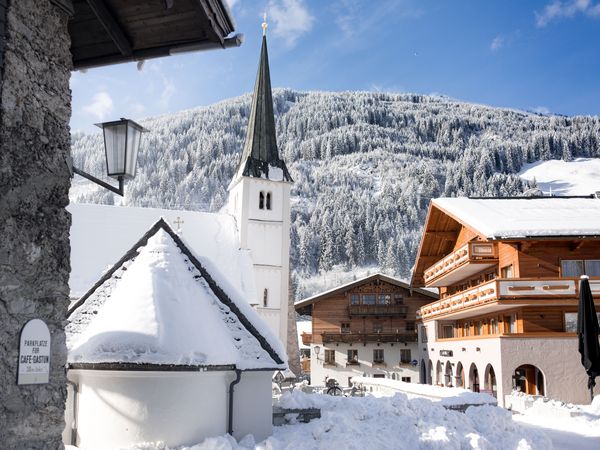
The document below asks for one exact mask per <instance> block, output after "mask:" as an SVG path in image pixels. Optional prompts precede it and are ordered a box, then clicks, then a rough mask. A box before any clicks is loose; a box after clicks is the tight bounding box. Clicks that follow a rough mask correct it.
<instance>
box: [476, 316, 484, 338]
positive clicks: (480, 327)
mask: <svg viewBox="0 0 600 450" xmlns="http://www.w3.org/2000/svg"><path fill="white" fill-rule="evenodd" d="M482 334H483V324H482V323H481V320H479V321H477V323H476V326H475V335H476V336H481V335H482Z"/></svg>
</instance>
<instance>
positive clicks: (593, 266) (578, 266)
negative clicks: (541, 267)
mask: <svg viewBox="0 0 600 450" xmlns="http://www.w3.org/2000/svg"><path fill="white" fill-rule="evenodd" d="M560 267H561V273H562V276H563V277H568V278H575V277H580V276H581V275H589V276H590V277H600V259H586V260H583V259H564V260H562V261H561V262H560Z"/></svg>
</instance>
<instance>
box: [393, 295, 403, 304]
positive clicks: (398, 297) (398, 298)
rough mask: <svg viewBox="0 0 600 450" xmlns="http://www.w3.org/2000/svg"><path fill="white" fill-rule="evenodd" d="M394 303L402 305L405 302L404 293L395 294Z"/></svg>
mask: <svg viewBox="0 0 600 450" xmlns="http://www.w3.org/2000/svg"><path fill="white" fill-rule="evenodd" d="M394 303H395V304H396V305H401V304H403V303H404V298H403V297H402V294H394Z"/></svg>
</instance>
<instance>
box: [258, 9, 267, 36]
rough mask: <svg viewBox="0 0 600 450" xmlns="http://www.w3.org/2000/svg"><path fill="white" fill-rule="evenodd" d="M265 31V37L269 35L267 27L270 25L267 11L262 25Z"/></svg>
mask: <svg viewBox="0 0 600 450" xmlns="http://www.w3.org/2000/svg"><path fill="white" fill-rule="evenodd" d="M260 26H261V27H262V29H263V36H266V35H267V27H268V26H269V24H268V23H267V12H266V11H265V12H264V13H263V23H262V24H261V25H260Z"/></svg>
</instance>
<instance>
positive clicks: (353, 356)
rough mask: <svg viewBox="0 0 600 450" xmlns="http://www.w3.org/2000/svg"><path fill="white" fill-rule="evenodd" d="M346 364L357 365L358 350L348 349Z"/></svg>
mask: <svg viewBox="0 0 600 450" xmlns="http://www.w3.org/2000/svg"><path fill="white" fill-rule="evenodd" d="M348 364H358V350H356V349H352V348H350V349H348Z"/></svg>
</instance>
